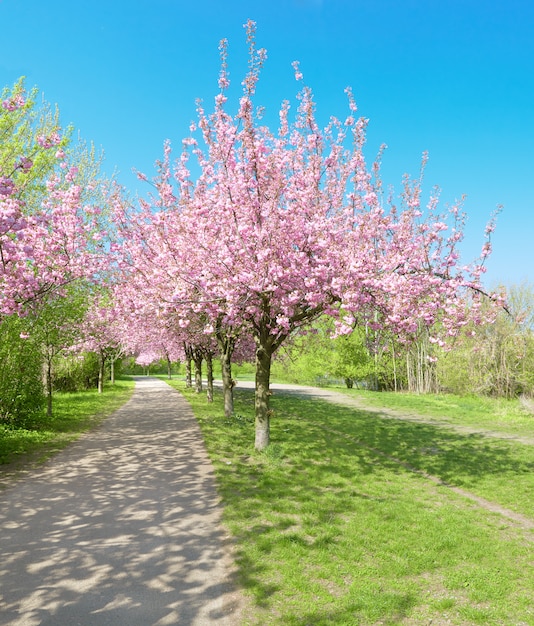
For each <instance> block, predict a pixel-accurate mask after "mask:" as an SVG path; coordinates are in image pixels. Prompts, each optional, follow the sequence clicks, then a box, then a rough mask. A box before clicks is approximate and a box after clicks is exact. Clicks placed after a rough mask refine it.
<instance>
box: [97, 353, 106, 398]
mask: <svg viewBox="0 0 534 626" xmlns="http://www.w3.org/2000/svg"><path fill="white" fill-rule="evenodd" d="M99 357H100V358H99V363H98V393H102V392H103V391H104V369H105V365H106V357H105V356H104V354H103V353H100V355H99Z"/></svg>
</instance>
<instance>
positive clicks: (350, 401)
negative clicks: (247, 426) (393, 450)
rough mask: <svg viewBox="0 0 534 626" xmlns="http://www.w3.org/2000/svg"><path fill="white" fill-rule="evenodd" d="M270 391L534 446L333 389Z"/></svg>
mask: <svg viewBox="0 0 534 626" xmlns="http://www.w3.org/2000/svg"><path fill="white" fill-rule="evenodd" d="M240 387H241V388H242V389H253V388H254V383H253V382H250V381H238V383H237V388H238V389H239V388H240ZM271 390H272V391H283V392H285V393H291V394H295V395H300V396H303V397H307V398H319V399H321V400H326V401H328V402H333V403H334V404H341V405H344V406H351V407H354V408H357V409H361V410H362V411H369V412H370V413H377V414H378V415H380V417H383V418H386V419H396V420H404V421H408V422H418V423H420V424H432V425H433V426H439V427H440V428H448V429H449V430H454V431H456V432H459V433H462V434H465V435H481V436H483V437H491V438H493V439H504V440H509V441H516V442H518V443H522V444H525V445H528V446H534V437H525V436H522V435H513V434H509V433H501V432H498V431H494V430H489V429H486V428H474V427H472V426H463V425H461V424H451V423H450V422H445V421H441V420H439V419H438V418H431V417H428V416H425V415H419V414H417V413H412V412H411V411H410V412H409V413H407V412H404V411H401V410H398V409H388V408H385V407H380V408H378V407H376V406H369V405H367V404H365V401H364V400H362V399H360V398H357V397H355V396H347V395H345V394H344V393H341V392H339V391H335V390H334V389H328V388H325V387H309V386H305V385H289V384H283V383H272V384H271Z"/></svg>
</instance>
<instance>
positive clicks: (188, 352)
mask: <svg viewBox="0 0 534 626" xmlns="http://www.w3.org/2000/svg"><path fill="white" fill-rule="evenodd" d="M184 352H185V386H186V387H187V388H188V389H191V387H192V386H193V376H192V371H191V370H192V368H191V361H192V360H193V349H192V348H191V346H188V345H187V344H185V343H184Z"/></svg>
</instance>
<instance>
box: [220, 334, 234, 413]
mask: <svg viewBox="0 0 534 626" xmlns="http://www.w3.org/2000/svg"><path fill="white" fill-rule="evenodd" d="M215 336H216V338H217V345H218V346H219V352H220V355H219V358H220V360H221V378H222V386H223V398H224V416H225V417H230V416H231V415H232V414H233V412H234V386H235V381H234V380H233V379H232V354H233V352H234V347H235V341H236V340H235V337H233V336H231V335H229V333H228V332H225V331H224V330H223V328H222V326H221V325H220V324H218V325H217V326H216V329H215Z"/></svg>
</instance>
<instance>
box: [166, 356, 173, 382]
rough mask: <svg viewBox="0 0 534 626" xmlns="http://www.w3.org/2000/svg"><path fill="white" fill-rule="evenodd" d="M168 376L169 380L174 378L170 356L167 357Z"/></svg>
mask: <svg viewBox="0 0 534 626" xmlns="http://www.w3.org/2000/svg"><path fill="white" fill-rule="evenodd" d="M167 378H168V379H169V380H171V378H172V363H171V360H170V359H169V357H167Z"/></svg>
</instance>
